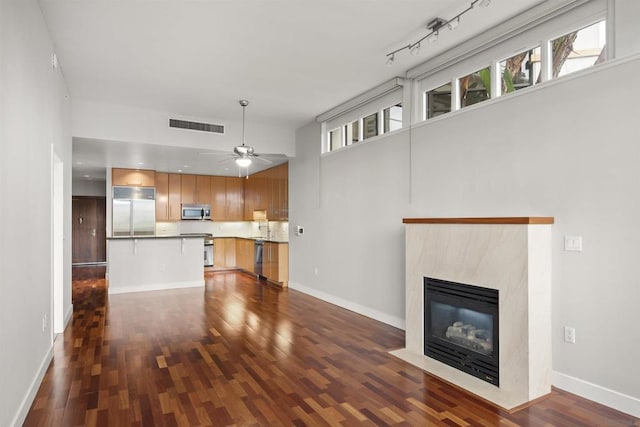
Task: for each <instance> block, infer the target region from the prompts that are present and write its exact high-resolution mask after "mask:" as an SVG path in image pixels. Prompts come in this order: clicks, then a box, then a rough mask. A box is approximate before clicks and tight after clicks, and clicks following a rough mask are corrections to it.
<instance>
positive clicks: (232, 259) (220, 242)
mask: <svg viewBox="0 0 640 427" xmlns="http://www.w3.org/2000/svg"><path fill="white" fill-rule="evenodd" d="M213 265H214V266H215V267H226V268H235V267H236V239H235V238H233V237H221V238H217V239H213Z"/></svg>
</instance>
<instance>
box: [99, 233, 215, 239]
mask: <svg viewBox="0 0 640 427" xmlns="http://www.w3.org/2000/svg"><path fill="white" fill-rule="evenodd" d="M193 237H199V238H201V239H202V238H205V237H211V234H207V233H202V234H171V235H158V234H155V235H153V236H115V237H107V240H126V239H189V238H193Z"/></svg>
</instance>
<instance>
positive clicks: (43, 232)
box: [0, 0, 71, 426]
mask: <svg viewBox="0 0 640 427" xmlns="http://www.w3.org/2000/svg"><path fill="white" fill-rule="evenodd" d="M0 8H1V9H0V127H1V129H0V130H1V133H0V295H2V298H0V325H2V327H1V328H0V342H2V346H3V350H2V351H0V378H2V387H0V425H3V426H11V425H14V424H18V425H19V424H21V423H22V419H23V417H24V416H25V415H26V411H28V409H29V406H30V404H31V400H32V398H33V393H35V391H37V388H38V386H39V383H40V378H41V375H42V374H43V373H44V370H45V369H46V368H47V365H48V363H49V360H50V357H51V349H52V336H53V333H52V319H51V316H52V289H51V286H52V284H51V282H52V273H51V258H52V257H51V255H52V254H51V249H50V248H51V235H52V229H51V211H52V187H51V177H52V171H51V170H52V158H51V157H52V156H51V146H52V144H53V146H54V150H55V152H56V154H57V155H58V156H59V157H60V159H61V160H62V162H63V163H64V208H63V209H64V217H65V221H64V231H63V237H64V239H65V240H64V243H63V246H64V255H63V261H64V272H63V277H64V279H63V280H64V291H63V304H64V310H65V312H67V311H68V310H69V309H70V307H71V237H70V235H71V222H70V218H71V215H70V212H71V173H70V172H71V168H70V165H71V134H70V105H69V100H68V97H67V90H66V87H65V85H64V81H63V78H62V75H61V73H60V71H59V70H54V69H53V68H52V67H51V53H52V51H53V50H52V49H53V48H52V44H51V41H50V38H49V35H48V33H47V30H46V27H45V24H44V21H43V18H42V15H41V13H40V9H39V6H38V3H37V2H36V1H35V0H24V1H8V0H1V1H0ZM34 244H37V248H38V249H37V256H36V257H35V258H34V251H33V250H32V248H33V247H34V246H33V245H34ZM45 315H47V320H48V324H47V325H46V327H45V328H44V331H43V317H44V316H45Z"/></svg>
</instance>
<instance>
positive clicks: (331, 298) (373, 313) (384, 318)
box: [289, 281, 405, 330]
mask: <svg viewBox="0 0 640 427" xmlns="http://www.w3.org/2000/svg"><path fill="white" fill-rule="evenodd" d="M289 289H295V290H296V291H299V292H302V293H304V294H307V295H310V296H312V297H315V298H318V299H321V300H323V301H326V302H328V303H331V304H333V305H337V306H338V307H342V308H345V309H347V310H349V311H353V312H354V313H358V314H362V315H363V316H366V317H370V318H371V319H374V320H377V321H379V322H382V323H386V324H387V325H391V326H394V327H396V328H398V329H402V330H404V328H405V321H404V319H401V318H399V317H395V316H390V315H388V314H387V313H383V312H381V311H379V310H374V309H373V308H369V307H365V306H363V305H360V304H357V303H354V302H352V301H348V300H346V299H343V298H340V297H337V296H335V295H331V294H328V293H326V292H322V291H319V290H317V289H314V288H310V287H308V286H304V285H301V284H300V283H296V282H291V281H290V282H289Z"/></svg>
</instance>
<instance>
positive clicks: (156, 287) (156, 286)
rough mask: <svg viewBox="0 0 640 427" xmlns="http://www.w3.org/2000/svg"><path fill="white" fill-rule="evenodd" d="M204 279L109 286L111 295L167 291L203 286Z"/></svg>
mask: <svg viewBox="0 0 640 427" xmlns="http://www.w3.org/2000/svg"><path fill="white" fill-rule="evenodd" d="M203 287H204V279H202V280H196V281H193V282H173V283H150V284H147V285H142V286H126V287H123V288H115V289H114V288H112V287H109V295H114V294H128V293H131V292H148V291H166V290H168V289H183V288H203Z"/></svg>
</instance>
